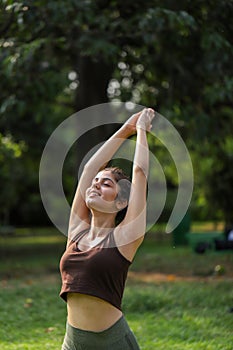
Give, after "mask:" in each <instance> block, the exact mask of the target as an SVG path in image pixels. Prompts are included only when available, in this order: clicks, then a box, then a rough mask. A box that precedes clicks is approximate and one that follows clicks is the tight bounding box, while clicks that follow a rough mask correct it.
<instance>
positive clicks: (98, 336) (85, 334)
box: [66, 315, 130, 344]
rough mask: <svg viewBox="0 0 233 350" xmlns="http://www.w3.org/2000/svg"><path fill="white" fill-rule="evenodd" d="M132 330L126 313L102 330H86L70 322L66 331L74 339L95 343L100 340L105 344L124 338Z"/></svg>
mask: <svg viewBox="0 0 233 350" xmlns="http://www.w3.org/2000/svg"><path fill="white" fill-rule="evenodd" d="M128 332H130V328H129V325H128V323H127V321H126V319H125V317H124V315H122V316H121V318H120V319H119V320H118V321H116V323H114V324H113V325H112V326H111V327H109V328H107V329H105V330H104V331H101V332H93V331H86V330H82V329H79V328H75V327H73V326H71V325H70V324H69V323H68V322H67V325H66V333H67V336H68V337H71V338H72V339H74V340H77V341H78V340H84V339H85V340H88V342H90V343H91V344H94V342H95V341H98V342H99V344H100V343H101V342H103V343H104V344H107V342H108V341H109V343H110V342H111V343H112V342H113V341H117V340H118V339H120V338H122V336H124V335H125V334H127V333H128Z"/></svg>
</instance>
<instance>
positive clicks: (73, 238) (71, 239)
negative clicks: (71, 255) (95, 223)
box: [66, 222, 90, 247]
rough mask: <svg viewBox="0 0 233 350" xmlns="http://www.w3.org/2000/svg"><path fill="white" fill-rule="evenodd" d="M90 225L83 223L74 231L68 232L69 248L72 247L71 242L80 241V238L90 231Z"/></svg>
mask: <svg viewBox="0 0 233 350" xmlns="http://www.w3.org/2000/svg"><path fill="white" fill-rule="evenodd" d="M89 228H90V225H89V224H87V223H85V222H82V223H80V224H78V225H77V226H76V227H74V228H73V229H72V230H70V231H69V232H68V238H67V245H66V246H67V247H68V246H69V245H70V243H71V242H74V241H76V240H77V239H78V237H79V236H80V235H81V234H82V233H83V232H84V231H86V230H89Z"/></svg>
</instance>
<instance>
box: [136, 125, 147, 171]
mask: <svg viewBox="0 0 233 350" xmlns="http://www.w3.org/2000/svg"><path fill="white" fill-rule="evenodd" d="M135 171H141V172H143V174H144V176H145V177H146V178H147V176H148V171H149V148H148V142H147V135H146V131H145V130H143V129H141V128H138V129H137V141H136V148H135V154H134V166H133V174H134V172H135Z"/></svg>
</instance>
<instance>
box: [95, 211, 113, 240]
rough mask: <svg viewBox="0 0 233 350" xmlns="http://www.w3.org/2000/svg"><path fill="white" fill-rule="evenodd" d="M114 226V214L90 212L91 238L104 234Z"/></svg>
mask: <svg viewBox="0 0 233 350" xmlns="http://www.w3.org/2000/svg"><path fill="white" fill-rule="evenodd" d="M114 227H115V215H113V214H109V213H98V212H92V219H91V228H90V234H91V236H92V237H93V238H95V237H97V236H98V237H100V236H106V234H107V233H109V231H110V230H111V229H113V228H114Z"/></svg>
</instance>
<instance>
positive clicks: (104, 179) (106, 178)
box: [95, 177, 115, 185]
mask: <svg viewBox="0 0 233 350" xmlns="http://www.w3.org/2000/svg"><path fill="white" fill-rule="evenodd" d="M98 179H99V178H98V177H96V178H95V180H98ZM102 180H103V181H106V180H108V181H111V182H112V183H113V184H114V185H115V182H114V181H113V180H112V179H111V178H110V177H103V179H102Z"/></svg>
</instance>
